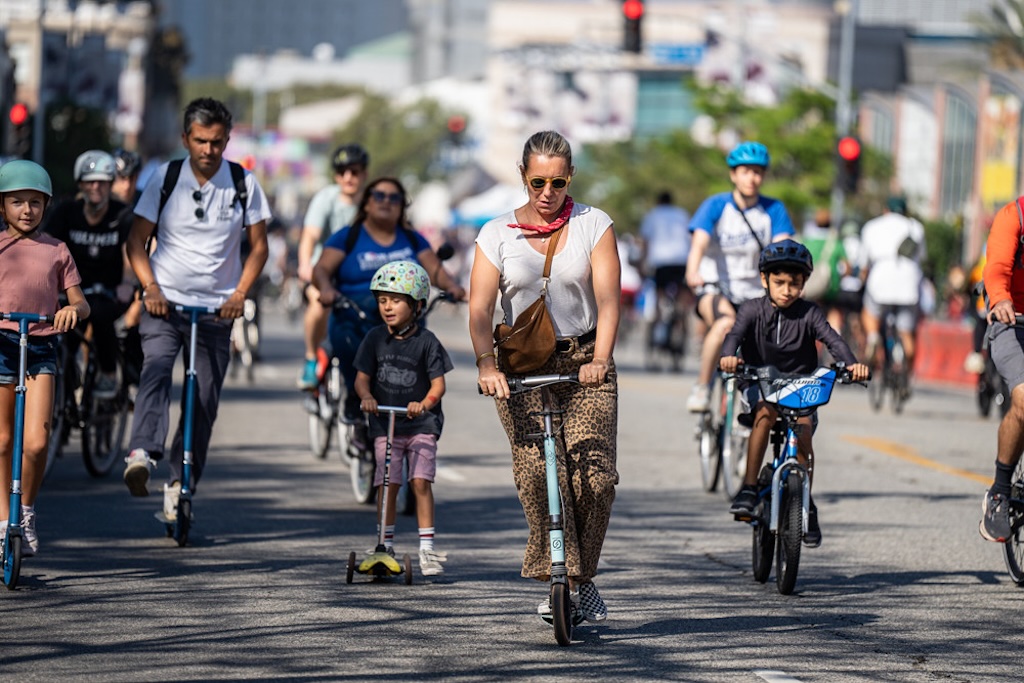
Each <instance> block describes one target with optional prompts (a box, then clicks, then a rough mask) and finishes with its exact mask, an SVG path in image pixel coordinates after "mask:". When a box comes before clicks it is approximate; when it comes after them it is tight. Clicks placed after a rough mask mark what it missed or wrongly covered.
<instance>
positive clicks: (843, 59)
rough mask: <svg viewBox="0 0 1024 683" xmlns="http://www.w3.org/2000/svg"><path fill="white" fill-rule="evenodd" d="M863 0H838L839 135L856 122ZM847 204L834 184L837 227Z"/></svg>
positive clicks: (833, 205)
mask: <svg viewBox="0 0 1024 683" xmlns="http://www.w3.org/2000/svg"><path fill="white" fill-rule="evenodd" d="M859 6H860V0H837V1H836V4H835V9H836V12H837V13H838V14H839V15H840V16H841V17H842V23H841V25H840V30H839V93H838V97H837V98H836V135H837V136H838V137H840V138H841V137H844V136H846V135H849V133H850V127H851V124H852V122H853V108H852V106H851V102H850V91H851V90H852V89H853V45H854V40H855V35H854V29H855V28H856V26H857V15H858V10H859ZM845 204H846V193H845V191H844V190H843V188H842V187H840V186H839V183H835V184H833V185H832V206H831V211H830V213H831V216H832V225H833V226H836V227H838V226H839V225H840V224H841V222H842V219H843V208H844V206H845Z"/></svg>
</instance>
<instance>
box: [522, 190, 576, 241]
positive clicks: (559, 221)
mask: <svg viewBox="0 0 1024 683" xmlns="http://www.w3.org/2000/svg"><path fill="white" fill-rule="evenodd" d="M572 206H573V202H572V197H570V196H568V195H566V197H565V206H564V207H563V208H562V213H560V214H558V218H556V219H555V220H553V221H551V222H550V223H548V224H547V225H527V224H525V223H509V224H508V227H510V228H516V229H518V230H528V231H530V232H534V233H537V234H538V235H547V234H548V233H551V232H554V231H555V230H558V229H559V228H560V227H562V226H563V225H565V224H566V223H568V222H569V214H571V213H572Z"/></svg>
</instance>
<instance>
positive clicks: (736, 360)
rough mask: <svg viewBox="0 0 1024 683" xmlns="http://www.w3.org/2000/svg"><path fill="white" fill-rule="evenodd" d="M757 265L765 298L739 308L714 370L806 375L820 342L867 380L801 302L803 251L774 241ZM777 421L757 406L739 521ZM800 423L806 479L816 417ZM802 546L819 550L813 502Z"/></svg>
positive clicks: (736, 503) (807, 257) (752, 498)
mask: <svg viewBox="0 0 1024 683" xmlns="http://www.w3.org/2000/svg"><path fill="white" fill-rule="evenodd" d="M758 265H759V269H760V271H761V285H762V286H763V287H764V289H765V296H763V297H761V298H759V299H752V300H750V301H747V302H746V303H744V304H743V305H742V306H740V308H739V311H738V312H737V314H736V323H735V324H734V325H733V327H732V330H730V331H729V334H727V335H726V337H725V342H724V343H723V344H722V358H721V360H720V361H719V367H720V368H721V369H722V370H723V371H724V372H735V371H736V368H737V367H738V366H739V365H740V363H747V364H750V365H753V366H762V365H773V366H775V367H776V368H778V369H779V370H780V371H782V372H784V373H793V374H811V373H813V372H814V370H815V369H816V368H817V367H818V349H817V345H816V342H819V341H820V342H822V343H824V344H825V346H826V347H828V350H829V353H831V354H832V357H833V358H835V359H836V360H838V361H840V362H843V363H845V364H846V366H847V368H848V369H849V370H850V372H851V373H852V375H853V379H854V380H855V381H863V380H865V379H867V378H868V367H867V366H866V365H864V364H862V363H858V362H857V359H856V358H855V357H854V355H853V352H852V351H850V347H849V346H848V345H847V344H846V342H845V341H843V338H842V337H840V336H839V334H838V333H836V331H835V330H833V329H832V327H830V326H829V324H828V321H826V320H825V314H824V313H822V311H821V309H820V308H818V305H817V304H814V303H811V302H810V301H805V300H804V299H801V298H800V294H801V292H802V291H803V288H804V284H806V282H807V277H808V276H809V275H810V274H811V271H812V270H813V269H814V263H813V261H812V259H811V254H810V252H809V251H807V247H805V246H804V245H802V244H799V243H798V242H794V241H793V240H789V239H787V240H782V241H780V242H774V243H772V244H769V245H768V246H767V247H765V249H764V250H763V251H762V252H761V258H760V262H759V264H758ZM739 356H742V360H740V357H739ZM777 418H778V411H777V410H776V408H775V406H773V405H771V404H768V403H765V402H764V401H760V402H758V403H757V405H756V406H755V408H754V415H753V427H752V429H751V432H750V440H749V441H748V442H747V472H746V476H745V477H744V480H743V488H741V489H740V491H739V493H737V494H736V498H735V499H734V500H733V503H732V507H731V508H730V510H729V511H730V512H731V513H732V514H733V515H735V516H736V519H737V520H739V521H746V520H748V519H750V515H751V514H753V509H754V506H756V505H757V475H758V473H759V472H760V470H761V460H762V459H763V458H764V452H765V450H766V449H767V447H768V436H769V434H770V433H771V429H772V425H774V424H775V421H776V419H777ZM800 422H801V423H803V424H804V425H805V428H804V429H803V430H802V431H801V432H800V444H799V458H800V462H801V464H803V465H804V467H806V468H807V473H808V476H809V477H810V476H811V475H812V472H813V462H814V451H813V449H812V448H811V435H812V433H813V431H814V425H815V423H816V422H817V415H816V414H812V415H809V416H807V417H802V418H800ZM804 543H805V544H806V545H808V546H811V547H816V546H818V545H821V528H820V526H819V525H818V510H817V507H816V506H815V505H814V502H813V500H812V501H811V505H810V510H809V514H808V519H807V535H806V536H805V537H804Z"/></svg>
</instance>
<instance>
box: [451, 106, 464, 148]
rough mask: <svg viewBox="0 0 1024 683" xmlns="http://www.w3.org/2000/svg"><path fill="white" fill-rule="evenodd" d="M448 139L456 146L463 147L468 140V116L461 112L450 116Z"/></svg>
mask: <svg viewBox="0 0 1024 683" xmlns="http://www.w3.org/2000/svg"><path fill="white" fill-rule="evenodd" d="M447 128H448V141H449V142H450V143H452V144H453V145H455V146H456V147H461V146H462V145H463V143H465V141H466V117H465V116H462V115H461V114H452V115H451V116H449V117H448V123H447Z"/></svg>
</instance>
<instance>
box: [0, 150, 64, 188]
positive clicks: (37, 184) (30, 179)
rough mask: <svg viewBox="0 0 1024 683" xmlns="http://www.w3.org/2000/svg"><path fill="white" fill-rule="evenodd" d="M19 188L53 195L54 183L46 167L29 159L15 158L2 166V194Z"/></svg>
mask: <svg viewBox="0 0 1024 683" xmlns="http://www.w3.org/2000/svg"><path fill="white" fill-rule="evenodd" d="M18 190H35V191H36V192H42V193H43V194H45V195H46V196H47V197H52V196H53V184H52V183H51V182H50V174H49V173H47V172H46V169H45V168H43V167H42V166H40V165H39V164H37V163H35V162H34V161H28V160H27V159H15V160H14V161H8V162H7V163H6V164H4V165H3V166H0V194H2V193H4V192H17V191H18Z"/></svg>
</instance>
